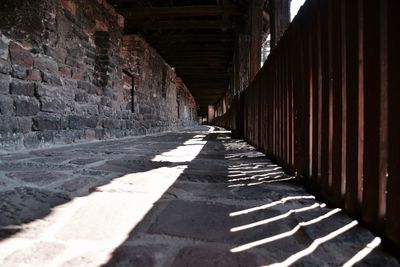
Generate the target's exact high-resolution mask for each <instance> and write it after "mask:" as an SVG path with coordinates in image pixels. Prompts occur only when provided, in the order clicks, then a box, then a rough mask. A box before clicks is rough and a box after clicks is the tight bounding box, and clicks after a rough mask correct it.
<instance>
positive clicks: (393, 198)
mask: <svg viewBox="0 0 400 267" xmlns="http://www.w3.org/2000/svg"><path fill="white" fill-rule="evenodd" d="M398 10H400V2H399V1H395V0H393V1H388V6H387V11H388V12H387V26H388V40H387V44H388V93H389V96H388V97H389V115H388V119H389V144H390V146H389V159H388V162H389V166H388V168H389V177H388V184H387V212H386V225H385V233H386V235H387V236H388V238H389V240H391V241H392V242H393V243H397V246H398V247H400V220H399V214H400V123H399V114H400V105H399V103H400V75H399V69H400V49H399V47H400V37H399V34H398V31H399V28H400V20H399V17H398Z"/></svg>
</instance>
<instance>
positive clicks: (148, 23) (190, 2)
mask: <svg viewBox="0 0 400 267" xmlns="http://www.w3.org/2000/svg"><path fill="white" fill-rule="evenodd" d="M108 1H109V2H110V3H111V4H112V5H113V6H114V7H115V8H116V10H117V12H119V13H120V14H122V15H123V16H124V17H125V33H126V34H141V35H142V36H143V37H144V38H145V39H146V40H147V41H148V42H149V43H150V45H152V46H153V47H154V48H155V49H156V50H157V51H158V52H159V54H160V55H161V56H162V57H163V58H164V59H165V60H166V61H167V62H168V64H169V65H170V66H171V67H174V68H175V70H176V73H177V75H178V76H180V77H181V78H182V80H183V81H184V83H185V84H186V85H187V87H188V88H189V90H190V91H191V92H192V94H193V96H194V97H195V99H196V101H197V103H198V105H199V106H200V107H205V106H207V105H209V104H216V103H217V101H218V100H219V99H220V98H221V97H222V96H223V95H224V94H225V92H226V91H227V89H228V86H229V81H230V79H231V74H232V72H233V63H232V61H233V51H234V42H235V38H236V36H237V35H236V34H237V33H238V32H240V31H243V28H244V27H245V23H246V19H247V18H246V14H247V6H248V3H247V0H108Z"/></svg>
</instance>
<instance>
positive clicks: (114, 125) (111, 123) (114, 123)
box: [103, 119, 121, 129]
mask: <svg viewBox="0 0 400 267" xmlns="http://www.w3.org/2000/svg"><path fill="white" fill-rule="evenodd" d="M103 128H106V129H120V128H121V122H120V121H119V120H116V119H104V120H103Z"/></svg>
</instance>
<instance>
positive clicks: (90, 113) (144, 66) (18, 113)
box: [0, 0, 196, 151]
mask: <svg viewBox="0 0 400 267" xmlns="http://www.w3.org/2000/svg"><path fill="white" fill-rule="evenodd" d="M0 10H1V11H0V31H1V32H0V150H1V151H4V150H18V149H22V148H35V147H39V146H44V145H48V144H65V143H72V142H77V141H86V140H94V139H99V140H101V139H108V138H116V137H123V136H128V135H139V134H147V133H154V132H160V131H165V130H170V129H175V128H176V127H178V126H182V125H189V124H192V123H194V120H195V119H196V103H195V101H194V100H193V97H192V96H191V94H190V93H189V91H188V90H187V88H186V87H185V86H184V84H183V83H182V81H180V80H179V79H177V77H176V75H175V73H174V71H173V70H172V69H171V68H170V67H169V66H168V65H167V64H166V63H165V62H164V60H163V59H162V58H161V57H160V56H159V55H158V54H157V53H156V51H154V49H152V48H151V47H150V46H149V45H148V44H147V43H146V42H145V41H144V40H143V39H141V38H140V37H138V36H123V34H122V32H123V23H124V19H123V17H121V16H120V15H118V14H116V13H115V11H114V9H113V8H112V7H111V6H110V5H108V4H107V2H106V1H104V0H73V1H72V0H36V1H24V0H2V2H1V3H0ZM133 85H134V86H133ZM132 100H133V101H132ZM177 101H179V103H182V104H179V105H178V104H177V103H178V102H177ZM178 106H179V109H182V112H178ZM181 114H183V115H182V116H181Z"/></svg>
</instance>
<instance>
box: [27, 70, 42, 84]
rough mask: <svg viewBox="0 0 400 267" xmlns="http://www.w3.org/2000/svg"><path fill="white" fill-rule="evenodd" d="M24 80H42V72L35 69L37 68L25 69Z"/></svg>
mask: <svg viewBox="0 0 400 267" xmlns="http://www.w3.org/2000/svg"><path fill="white" fill-rule="evenodd" d="M26 80H28V81H41V80H42V74H41V73H40V70H37V69H31V70H27V72H26Z"/></svg>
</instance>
